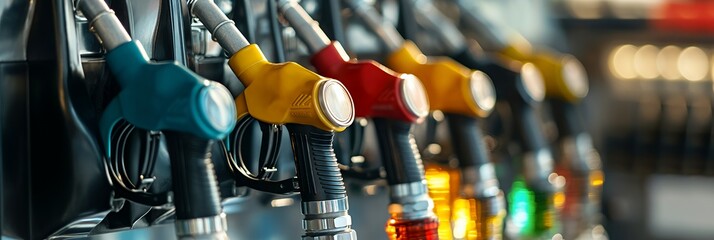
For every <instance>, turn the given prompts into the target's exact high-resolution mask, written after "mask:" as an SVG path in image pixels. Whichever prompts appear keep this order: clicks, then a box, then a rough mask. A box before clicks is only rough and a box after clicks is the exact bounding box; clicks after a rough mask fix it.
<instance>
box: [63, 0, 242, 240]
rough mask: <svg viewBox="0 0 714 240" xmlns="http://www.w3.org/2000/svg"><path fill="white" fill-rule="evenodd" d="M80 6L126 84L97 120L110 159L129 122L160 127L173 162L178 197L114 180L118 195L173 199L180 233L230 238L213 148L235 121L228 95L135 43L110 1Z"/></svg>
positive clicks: (156, 201)
mask: <svg viewBox="0 0 714 240" xmlns="http://www.w3.org/2000/svg"><path fill="white" fill-rule="evenodd" d="M76 3H77V7H78V9H79V10H80V11H82V13H83V14H84V16H85V17H87V19H88V20H89V22H90V29H91V30H92V31H94V32H95V33H96V34H97V37H98V38H99V40H100V42H101V43H102V45H103V46H104V47H105V48H106V49H107V51H108V52H107V55H106V61H107V65H108V66H109V69H110V70H111V72H112V74H113V75H114V77H115V78H116V80H117V81H118V83H119V86H120V87H121V90H120V92H119V93H118V95H117V96H116V97H115V98H114V99H113V100H112V101H111V102H110V103H109V105H107V106H106V108H105V109H104V112H103V113H102V117H101V119H100V123H99V126H100V135H101V141H102V143H103V145H104V148H105V154H106V158H111V156H112V152H111V149H112V147H113V143H112V142H111V140H112V137H111V136H112V131H113V129H114V127H115V125H117V123H118V122H119V121H120V120H121V119H124V120H126V121H127V122H129V123H130V124H132V125H134V126H135V127H137V128H141V129H146V130H152V131H162V134H163V135H164V136H165V139H166V143H167V148H168V152H169V157H170V159H171V172H172V181H173V184H172V185H173V195H172V197H170V198H169V197H168V196H167V195H162V196H163V197H164V198H163V199H159V198H160V197H157V196H151V195H150V194H147V193H143V192H135V191H131V190H130V189H125V187H123V185H122V184H121V182H112V183H113V184H112V185H113V187H114V189H115V193H116V195H117V196H121V197H126V198H127V199H131V200H134V201H137V202H138V203H140V204H147V202H148V204H150V205H156V204H161V203H163V204H165V203H171V202H173V205H174V207H175V209H176V222H175V226H176V234H177V236H178V237H179V238H202V239H227V235H226V228H227V226H226V219H225V214H223V211H222V209H221V203H220V201H221V199H220V197H219V196H218V186H217V183H216V176H215V172H214V169H213V165H212V164H211V163H210V152H209V151H210V147H211V146H212V144H213V143H214V141H215V140H218V139H222V138H224V137H225V136H226V135H228V133H230V132H231V131H232V130H233V127H234V126H235V121H236V119H235V117H236V114H235V105H234V103H233V101H232V97H231V95H230V93H229V92H228V90H227V89H226V88H225V87H223V86H222V85H220V84H218V83H216V82H213V81H209V80H206V79H204V78H202V77H200V76H198V75H196V74H195V73H193V72H191V71H190V70H188V69H186V68H185V67H183V66H180V65H178V64H177V63H150V62H149V58H148V56H147V55H146V53H145V52H144V49H143V47H142V46H141V44H140V43H139V42H138V41H131V38H130V37H129V34H128V33H127V32H126V30H124V28H123V26H122V25H121V23H120V22H119V20H118V19H117V18H116V16H114V12H113V11H112V10H111V9H109V7H108V6H107V5H106V3H105V2H104V1H102V0H81V1H77V2H76ZM111 179H112V181H121V180H119V179H117V178H116V177H115V176H114V177H111ZM145 200H147V201H145Z"/></svg>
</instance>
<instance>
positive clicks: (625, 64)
mask: <svg viewBox="0 0 714 240" xmlns="http://www.w3.org/2000/svg"><path fill="white" fill-rule="evenodd" d="M636 52H637V47H635V46H633V45H630V44H627V45H622V46H619V47H617V48H615V49H614V50H612V52H610V57H609V68H610V72H611V73H612V74H613V75H614V76H615V77H618V78H621V79H633V78H636V77H637V73H636V72H635V68H634V58H635V53H636Z"/></svg>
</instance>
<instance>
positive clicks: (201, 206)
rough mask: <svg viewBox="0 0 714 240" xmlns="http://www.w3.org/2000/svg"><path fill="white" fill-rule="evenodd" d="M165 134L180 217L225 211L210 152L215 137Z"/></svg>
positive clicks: (176, 133) (216, 213)
mask: <svg viewBox="0 0 714 240" xmlns="http://www.w3.org/2000/svg"><path fill="white" fill-rule="evenodd" d="M164 135H165V136H166V144H167V148H168V151H169V157H170V158H171V174H172V179H173V193H174V196H173V200H174V205H175V206H176V218H177V219H193V218H203V217H211V216H217V215H219V214H221V199H220V197H219V193H218V183H217V181H216V173H215V172H214V169H213V162H212V161H211V153H210V150H211V145H212V144H213V140H208V139H203V138H199V137H196V136H193V135H191V134H188V133H182V132H173V131H166V132H164Z"/></svg>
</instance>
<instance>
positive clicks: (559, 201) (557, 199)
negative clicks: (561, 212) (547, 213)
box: [553, 191, 565, 209]
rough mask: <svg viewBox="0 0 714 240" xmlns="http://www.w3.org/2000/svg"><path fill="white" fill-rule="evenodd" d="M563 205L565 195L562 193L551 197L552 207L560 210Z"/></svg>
mask: <svg viewBox="0 0 714 240" xmlns="http://www.w3.org/2000/svg"><path fill="white" fill-rule="evenodd" d="M564 204H565V193H564V192H562V191H559V192H556V193H555V194H554V195H553V205H554V206H555V208H556V209H562V208H563V205H564Z"/></svg>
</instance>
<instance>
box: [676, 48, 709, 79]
mask: <svg viewBox="0 0 714 240" xmlns="http://www.w3.org/2000/svg"><path fill="white" fill-rule="evenodd" d="M677 68H679V72H680V74H682V76H683V77H684V78H685V79H687V80H689V81H700V80H703V79H704V78H705V77H706V76H707V73H709V58H708V57H707V54H706V53H705V52H704V50H702V49H701V48H698V47H688V48H685V49H684V50H682V53H680V54H679V61H677Z"/></svg>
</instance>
